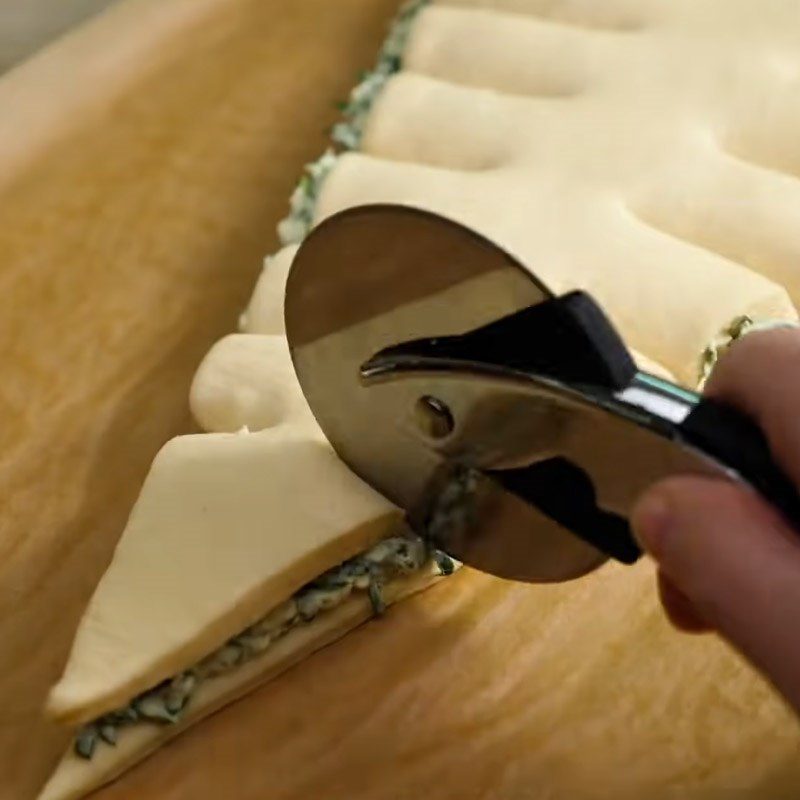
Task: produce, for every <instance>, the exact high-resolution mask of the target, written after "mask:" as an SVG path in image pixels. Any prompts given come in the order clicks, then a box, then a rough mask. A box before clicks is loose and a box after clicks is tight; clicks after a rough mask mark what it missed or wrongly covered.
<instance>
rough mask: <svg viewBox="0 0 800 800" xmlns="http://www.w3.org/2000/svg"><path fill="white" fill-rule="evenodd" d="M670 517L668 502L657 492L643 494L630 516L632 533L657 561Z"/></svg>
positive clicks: (661, 551) (661, 550)
mask: <svg viewBox="0 0 800 800" xmlns="http://www.w3.org/2000/svg"><path fill="white" fill-rule="evenodd" d="M671 519H672V514H671V511H670V508H669V503H668V502H667V500H666V498H665V497H664V496H663V495H661V494H658V493H655V494H647V495H645V496H644V498H642V500H640V501H639V503H638V504H637V506H636V507H635V508H634V511H633V515H632V517H631V524H632V527H633V534H634V536H635V537H636V539H637V541H638V542H639V544H640V545H641V546H642V548H643V549H644V550H646V551H647V552H648V553H650V555H651V556H653V558H655V559H656V560H657V561H658V560H659V559H660V557H661V554H662V553H663V552H664V543H665V540H666V537H667V535H668V533H669V527H670V523H671Z"/></svg>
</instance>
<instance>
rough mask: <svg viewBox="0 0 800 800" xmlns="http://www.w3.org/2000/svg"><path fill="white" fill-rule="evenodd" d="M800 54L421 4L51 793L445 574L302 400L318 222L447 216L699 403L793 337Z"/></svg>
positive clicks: (72, 789)
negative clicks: (593, 312) (298, 294)
mask: <svg viewBox="0 0 800 800" xmlns="http://www.w3.org/2000/svg"><path fill="white" fill-rule="evenodd" d="M798 40H800V25H799V24H798V18H797V14H796V10H795V9H794V6H793V5H792V3H789V2H786V3H774V4H772V6H771V11H770V14H764V13H763V10H762V9H761V8H760V6H759V4H757V3H754V2H753V1H752V0H725V2H724V3H723V2H720V0H694V1H693V2H691V3H688V2H674V3H669V4H665V3H663V2H660V0H609V2H604V3H597V2H596V0H460V1H459V2H456V1H455V0H453V2H437V3H426V2H424V0H423V1H422V2H420V1H419V0H417V1H416V2H413V3H412V4H411V5H410V6H407V7H406V8H405V9H404V10H403V11H402V12H401V14H400V16H399V18H398V21H397V23H396V24H395V26H394V27H393V28H392V32H391V35H390V36H389V38H388V40H387V42H386V44H385V47H384V48H383V50H382V51H381V54H380V57H379V61H378V64H377V67H376V68H375V69H374V70H373V71H372V72H370V73H369V74H368V75H367V76H366V78H365V79H364V81H363V82H362V83H361V84H360V85H359V86H358V87H356V89H355V90H354V91H353V93H352V95H351V97H350V99H349V101H348V103H347V104H346V108H345V112H344V114H345V115H344V119H343V120H342V122H341V123H340V124H338V125H337V126H336V128H335V129H334V131H333V138H334V144H333V146H332V149H331V150H330V151H329V152H328V153H326V154H325V155H324V156H323V157H322V158H321V159H319V160H318V161H317V162H315V163H314V164H312V165H309V167H308V169H307V172H306V174H305V175H304V177H303V180H302V181H301V183H300V185H299V186H298V188H297V191H296V192H295V193H294V195H293V196H292V199H291V208H292V212H291V214H290V216H289V217H288V218H287V219H286V220H285V221H284V222H283V223H282V224H281V226H280V234H281V238H282V240H283V243H284V245H285V247H284V248H283V249H282V250H281V251H280V253H278V254H277V255H276V256H275V257H274V258H272V259H269V260H268V263H267V265H266V267H265V270H264V273H263V275H262V277H261V279H260V281H259V283H258V286H257V287H256V290H255V293H254V295H253V299H252V301H251V303H250V306H249V308H248V309H247V311H246V312H245V314H243V316H242V321H241V332H240V333H239V334H237V335H233V336H230V337H228V338H226V339H224V340H222V341H221V342H219V343H218V344H217V345H216V346H215V347H214V348H213V350H212V351H211V352H210V353H209V355H208V356H207V358H206V360H205V362H204V363H203V365H202V366H201V368H200V370H199V371H198V373H197V376H196V379H195V383H194V386H193V390H192V408H193V411H194V414H195V417H196V418H197V420H198V422H199V423H200V425H201V427H202V428H203V429H204V430H205V431H206V433H203V434H198V435H196V436H187V437H180V438H178V439H176V440H174V441H172V442H170V443H168V444H167V445H166V446H165V448H164V449H163V450H162V452H161V453H160V454H159V455H158V457H157V459H156V460H155V462H154V464H153V467H152V469H151V472H150V475H149V476H148V478H147V481H146V483H145V485H144V487H143V489H142V493H141V496H140V498H139V500H138V502H137V503H136V506H135V508H134V510H133V512H132V514H131V517H130V520H129V522H128V525H127V527H126V529H125V532H124V534H123V536H122V539H121V540H120V543H119V546H118V548H117V550H116V553H115V555H114V558H113V561H112V563H111V565H110V567H109V569H108V571H107V573H106V574H105V576H104V577H103V579H102V580H101V582H100V585H99V586H98V588H97V591H96V592H95V594H94V596H93V598H92V600H91V602H90V604H89V607H88V609H87V611H86V615H85V617H84V619H83V621H82V623H81V625H80V628H79V630H78V634H77V637H76V640H75V643H74V646H73V650H72V653H71V655H70V658H69V661H68V663H67V665H66V669H65V672H64V675H63V678H62V679H61V681H60V682H59V683H58V685H57V686H55V687H54V689H53V691H52V695H51V697H50V701H49V706H48V710H49V712H50V713H51V714H52V715H53V716H54V717H55V718H57V719H58V720H60V721H62V722H63V723H65V724H67V725H70V726H72V728H73V729H74V731H75V738H74V741H73V743H72V745H71V747H70V749H69V751H68V752H67V753H66V754H65V756H64V758H63V760H62V762H61V764H60V765H59V766H58V768H57V770H56V772H55V773H54V775H53V777H52V779H51V781H50V782H49V784H48V785H47V787H46V788H45V790H44V793H43V798H46V800H66V799H67V798H78V797H80V796H82V795H83V794H85V793H86V792H87V791H88V790H90V789H92V788H93V787H96V786H98V785H100V784H102V783H104V782H107V781H108V780H110V779H111V778H113V776H115V775H117V774H119V773H120V772H122V771H123V770H124V769H126V768H127V767H128V766H130V765H131V764H133V763H135V762H136V761H137V760H139V759H141V758H142V757H143V756H144V755H146V754H147V753H148V752H150V751H152V750H153V749H155V748H157V747H158V746H159V745H160V744H161V743H162V742H164V741H165V740H166V739H168V738H170V737H172V736H174V735H176V734H177V733H179V732H180V731H182V730H184V729H185V728H186V726H188V725H190V724H191V723H192V722H194V721H197V720H198V719H200V718H201V717H202V716H204V715H205V714H208V713H210V712H211V711H213V710H214V709H216V708H219V707H221V706H222V705H224V704H225V703H227V702H229V701H230V700H232V699H233V698H235V697H237V696H239V695H241V694H243V693H245V692H247V691H248V690H249V689H251V688H252V687H253V686H255V685H256V684H257V683H259V682H261V681H264V680H266V679H268V678H269V677H271V676H273V675H275V674H277V673H278V672H279V671H281V670H282V669H284V668H285V667H286V666H287V665H288V664H290V663H292V662H294V661H297V660H298V659H301V658H303V657H305V656H306V655H307V654H309V653H310V652H312V651H313V650H315V649H317V648H319V647H321V646H323V645H324V644H325V643H327V642H329V641H331V640H332V639H334V638H336V637H338V636H341V635H342V634H343V633H345V632H346V631H348V630H350V629H351V628H352V627H353V626H355V625H357V624H358V623H360V622H361V621H363V620H365V619H367V618H368V617H369V616H371V615H372V614H374V613H375V612H376V611H380V610H381V609H382V608H383V606H384V605H385V604H387V603H390V602H392V601H394V600H396V599H399V598H400V597H403V596H405V595H407V594H409V593H411V592H413V591H416V590H418V589H420V588H423V587H424V586H427V585H428V584H430V583H431V582H432V581H435V580H436V579H437V576H438V575H439V574H441V573H442V572H448V571H450V569H451V568H452V566H453V565H451V564H450V563H449V562H448V560H447V559H446V558H444V557H442V556H440V555H438V554H435V553H432V552H431V551H430V548H429V547H428V546H427V545H426V543H425V542H424V541H422V540H420V539H419V538H416V537H414V536H413V535H412V534H410V533H409V532H408V531H405V530H404V529H403V527H402V522H401V519H400V516H399V514H398V511H397V509H395V508H393V507H392V506H391V505H390V504H389V503H388V502H387V501H386V500H384V499H383V498H382V497H380V496H378V495H377V494H376V493H375V492H374V491H372V490H371V489H370V488H369V487H368V486H366V485H364V484H363V483H362V482H361V481H360V480H358V479H357V478H356V477H355V476H354V475H352V474H351V473H350V472H349V471H348V470H347V469H346V468H345V467H344V466H343V465H342V464H341V463H340V462H339V461H338V460H337V459H336V457H335V455H334V453H333V451H332V450H331V448H330V447H329V445H328V444H327V443H326V442H325V440H324V438H323V437H322V434H321V432H320V431H319V429H318V428H317V427H316V424H315V422H314V420H313V418H312V417H311V415H310V412H309V411H308V409H307V407H306V405H305V402H304V400H303V397H302V394H301V392H300V390H299V387H298V385H297V382H296V379H295V377H294V374H293V371H292V367H291V363H290V359H289V355H288V351H287V346H286V341H285V338H284V335H283V286H284V284H285V278H286V275H287V273H288V271H289V269H290V266H291V261H292V257H293V255H294V245H296V244H298V243H299V242H300V241H301V240H302V238H303V236H304V235H305V233H306V232H307V231H308V230H309V228H310V227H311V226H312V225H313V224H315V222H317V221H318V220H321V219H323V218H325V217H326V216H328V215H330V214H332V213H334V212H336V211H339V210H342V209H344V208H347V207H351V206H353V205H359V204H363V203H369V202H393V203H406V204H410V205H414V206H419V207H422V208H426V209H429V210H432V211H436V212H438V213H441V214H444V215H445V216H449V217H451V218H455V219H456V220H458V221H460V222H462V223H466V224H468V225H470V226H472V227H473V228H475V229H477V230H478V231H479V232H481V233H483V234H484V235H486V236H488V237H490V238H491V239H493V240H495V241H497V242H498V243H499V244H500V245H502V246H503V247H505V248H506V249H507V250H509V251H510V252H512V253H514V254H515V255H516V256H518V257H519V258H520V260H521V261H522V262H523V263H525V264H527V265H528V266H529V267H530V268H531V269H533V270H535V271H536V272H537V274H538V275H539V276H540V277H541V278H542V279H543V280H544V281H545V282H546V283H547V284H548V285H549V286H550V287H551V288H552V289H553V290H554V291H556V292H563V291H567V290H570V289H574V288H582V289H586V290H588V291H590V292H591V293H592V294H593V295H595V297H596V298H597V299H598V300H599V301H600V302H601V304H602V305H603V306H604V308H605V309H606V310H607V312H608V313H609V315H610V316H611V317H612V319H613V320H614V322H615V323H616V324H617V326H618V327H619V329H620V331H621V332H622V334H623V336H624V337H625V339H626V341H627V343H628V345H629V346H630V347H631V348H633V349H635V350H636V351H637V352H639V353H642V354H644V355H643V356H642V357H640V364H641V365H642V366H644V367H645V368H648V369H652V370H656V371H659V372H661V373H662V374H671V375H674V376H676V377H677V379H678V380H680V381H681V382H683V383H684V384H686V385H689V386H695V385H697V381H698V378H699V377H700V376H701V374H702V371H703V369H707V368H708V364H709V361H708V353H709V348H712V349H713V352H714V353H716V352H717V351H718V350H719V349H720V348H721V347H722V346H723V345H724V341H722V342H721V341H720V337H722V339H723V340H725V338H726V337H727V336H728V333H727V332H728V331H742V330H746V329H747V326H748V324H749V323H747V324H745V323H744V322H743V321H745V320H751V321H754V322H758V321H763V320H779V321H780V320H783V321H793V320H795V319H796V312H795V310H794V307H793V304H792V301H791V299H790V297H794V298H796V297H797V296H798V294H800V279H799V278H798V275H800V272H798V271H797V267H796V265H797V263H798V259H800V236H798V233H797V232H798V231H800V224H798V222H800V219H798V217H797V213H798V212H797V209H798V208H800V188H799V186H800V181H798V178H797V176H798V175H799V174H800V160H798V157H797V154H798V149H797V147H796V142H797V134H798V133H800V115H798V114H797V113H796V109H797V104H796V103H794V102H793V101H790V100H791V98H793V97H794V96H796V80H797V78H796V76H797V74H798V67H797V65H796V63H795V62H796V58H795V55H794V53H795V52H796V47H795V48H794V50H793V49H792V47H791V46H790V45H791V44H792V43H793V42H794V43H795V44H796V42H797V41H798ZM731 335H733V334H731ZM645 356H646V357H648V358H649V359H652V360H651V361H649V360H647V359H645ZM712 360H713V359H712ZM656 362H658V363H656ZM659 365H661V366H659ZM437 562H438V563H437Z"/></svg>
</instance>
